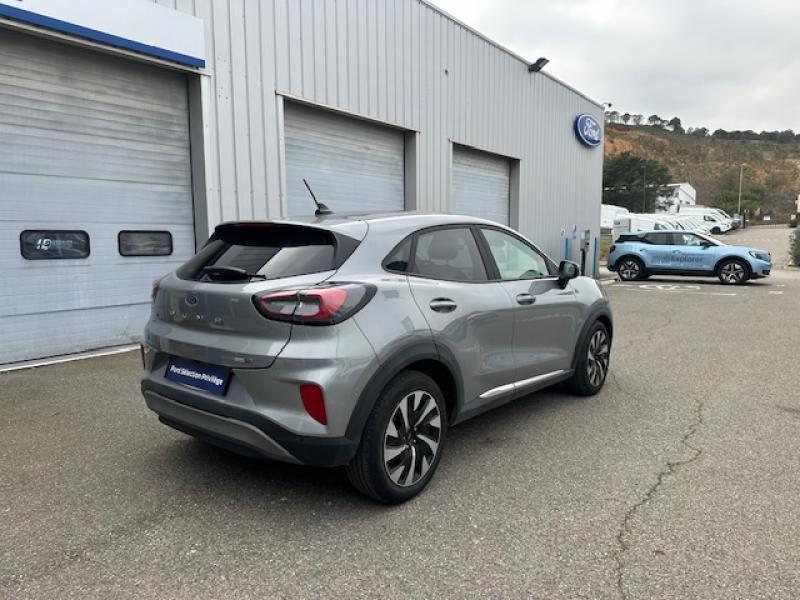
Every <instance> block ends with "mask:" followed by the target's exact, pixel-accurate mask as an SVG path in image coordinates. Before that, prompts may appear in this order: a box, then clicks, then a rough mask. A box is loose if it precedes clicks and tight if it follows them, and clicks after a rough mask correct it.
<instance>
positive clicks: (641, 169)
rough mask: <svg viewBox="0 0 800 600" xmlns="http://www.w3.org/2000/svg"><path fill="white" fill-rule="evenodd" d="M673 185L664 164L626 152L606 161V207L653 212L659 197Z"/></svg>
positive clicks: (604, 177) (604, 199) (604, 194)
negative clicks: (668, 185)
mask: <svg viewBox="0 0 800 600" xmlns="http://www.w3.org/2000/svg"><path fill="white" fill-rule="evenodd" d="M669 182H670V174H669V170H668V169H667V167H665V166H664V165H662V164H661V163H659V162H657V161H655V160H650V159H648V158H644V157H642V156H636V155H635V154H631V153H630V152H623V153H622V154H617V155H616V156H612V157H610V158H608V159H606V161H605V164H604V165H603V204H615V205H617V206H624V207H625V208H627V209H628V210H630V211H633V212H645V213H647V212H653V211H654V210H655V205H656V197H657V196H661V195H664V194H665V193H666V185H667V184H668V183H669Z"/></svg>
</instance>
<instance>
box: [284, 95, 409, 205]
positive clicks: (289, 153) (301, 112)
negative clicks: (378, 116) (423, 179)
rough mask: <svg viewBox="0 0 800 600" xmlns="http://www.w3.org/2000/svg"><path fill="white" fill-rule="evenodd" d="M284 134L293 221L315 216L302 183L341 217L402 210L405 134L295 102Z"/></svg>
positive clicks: (287, 111)
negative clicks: (349, 214) (309, 215)
mask: <svg viewBox="0 0 800 600" xmlns="http://www.w3.org/2000/svg"><path fill="white" fill-rule="evenodd" d="M284 131H285V153H286V188H287V199H288V214H289V215H290V216H294V215H308V214H312V213H313V212H314V204H313V202H312V200H311V198H310V197H309V195H308V191H307V190H306V188H305V186H304V185H303V178H306V179H307V180H308V182H309V183H310V184H311V187H312V189H313V190H314V193H315V194H316V196H317V199H318V200H320V201H322V202H325V203H326V204H327V205H328V207H329V208H331V209H332V210H333V211H334V212H337V213H345V212H383V211H398V210H403V207H404V193H403V178H404V171H405V169H404V161H403V159H404V136H403V132H401V131H399V130H397V129H392V128H390V127H382V126H380V125H375V124H372V123H368V122H366V121H361V120H358V119H352V118H348V117H345V116H341V115H338V114H335V113H332V112H328V111H323V110H318V109H314V108H310V107H306V106H301V105H297V104H292V103H290V102H287V103H286V106H285V108H284Z"/></svg>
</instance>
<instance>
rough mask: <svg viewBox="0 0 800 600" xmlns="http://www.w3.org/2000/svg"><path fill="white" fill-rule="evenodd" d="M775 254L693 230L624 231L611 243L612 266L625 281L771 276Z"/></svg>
mask: <svg viewBox="0 0 800 600" xmlns="http://www.w3.org/2000/svg"><path fill="white" fill-rule="evenodd" d="M771 268H772V256H771V255H770V253H769V252H767V251H766V250H760V249H758V248H747V247H744V246H726V245H725V244H723V243H722V242H720V241H718V240H715V239H713V238H710V237H708V236H705V235H703V234H700V233H694V232H691V231H663V230H662V231H637V232H632V233H624V234H622V235H621V236H620V237H619V239H618V240H617V241H616V242H614V244H613V245H612V246H611V251H610V253H609V255H608V269H609V270H610V271H617V273H619V278H620V279H622V280H623V281H633V280H636V279H645V278H647V277H649V276H650V275H695V276H698V275H699V276H709V277H713V276H716V277H719V280H720V281H721V282H722V283H724V284H726V285H737V284H741V283H744V282H745V281H747V280H748V279H757V278H759V277H766V276H768V275H769V272H770V269H771Z"/></svg>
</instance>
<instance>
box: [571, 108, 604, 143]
mask: <svg viewBox="0 0 800 600" xmlns="http://www.w3.org/2000/svg"><path fill="white" fill-rule="evenodd" d="M575 135H577V136H578V139H579V140H580V142H581V144H583V145H584V146H589V148H596V147H597V146H599V145H600V143H601V142H602V141H603V128H602V127H601V126H600V123H598V122H597V119H595V118H594V117H593V116H592V115H578V116H577V117H575Z"/></svg>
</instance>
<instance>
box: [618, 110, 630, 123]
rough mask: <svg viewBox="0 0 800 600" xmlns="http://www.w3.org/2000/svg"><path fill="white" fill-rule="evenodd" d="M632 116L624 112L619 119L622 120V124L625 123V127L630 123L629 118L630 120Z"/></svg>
mask: <svg viewBox="0 0 800 600" xmlns="http://www.w3.org/2000/svg"><path fill="white" fill-rule="evenodd" d="M632 116H633V115H631V113H629V112H626V113H625V114H624V115H622V116H621V117H620V119H622V122H623V123H625V125H627V124H628V123H630V122H631V118H632Z"/></svg>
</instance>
